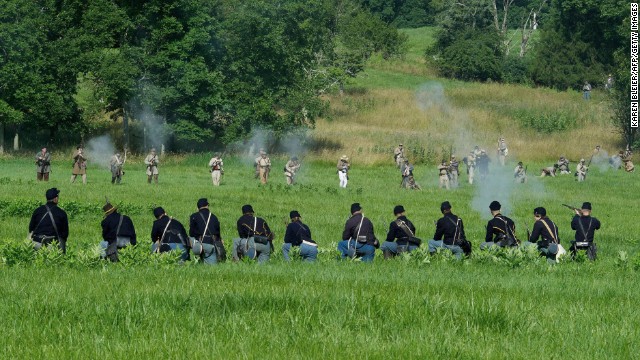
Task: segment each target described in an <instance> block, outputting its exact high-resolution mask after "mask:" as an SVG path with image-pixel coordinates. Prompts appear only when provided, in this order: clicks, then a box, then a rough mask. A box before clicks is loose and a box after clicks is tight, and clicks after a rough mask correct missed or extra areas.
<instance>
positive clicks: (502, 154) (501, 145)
mask: <svg viewBox="0 0 640 360" xmlns="http://www.w3.org/2000/svg"><path fill="white" fill-rule="evenodd" d="M508 154H509V149H508V148H507V142H506V141H505V140H504V138H503V137H501V138H500V139H498V161H500V165H502V166H504V161H505V159H506V157H507V155H508Z"/></svg>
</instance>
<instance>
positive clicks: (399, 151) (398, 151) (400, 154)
mask: <svg viewBox="0 0 640 360" xmlns="http://www.w3.org/2000/svg"><path fill="white" fill-rule="evenodd" d="M404 159H405V156H404V146H403V145H402V144H398V147H397V148H395V150H393V160H394V161H395V162H396V166H398V168H400V167H401V166H402V164H403V163H404Z"/></svg>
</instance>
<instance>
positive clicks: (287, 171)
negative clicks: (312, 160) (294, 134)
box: [284, 155, 300, 185]
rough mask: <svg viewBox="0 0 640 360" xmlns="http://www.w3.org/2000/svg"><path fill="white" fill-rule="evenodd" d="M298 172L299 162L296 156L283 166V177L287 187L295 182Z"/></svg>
mask: <svg viewBox="0 0 640 360" xmlns="http://www.w3.org/2000/svg"><path fill="white" fill-rule="evenodd" d="M298 170H300V161H298V157H297V156H295V155H294V156H292V157H291V159H289V161H287V163H286V164H285V166H284V176H285V178H286V180H287V185H293V184H294V183H295V180H296V173H297V172H298Z"/></svg>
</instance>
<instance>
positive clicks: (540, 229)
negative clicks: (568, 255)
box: [525, 207, 560, 263]
mask: <svg viewBox="0 0 640 360" xmlns="http://www.w3.org/2000/svg"><path fill="white" fill-rule="evenodd" d="M533 217H534V219H535V222H534V224H533V231H532V232H531V236H530V237H529V241H528V243H525V245H531V244H537V246H538V250H539V251H540V254H541V255H545V256H546V257H547V261H548V262H550V263H555V261H556V255H557V254H558V251H559V247H558V246H559V244H560V239H559V238H558V226H556V224H555V223H554V222H553V221H551V219H549V218H548V217H547V210H546V209H545V208H543V207H537V208H535V209H533Z"/></svg>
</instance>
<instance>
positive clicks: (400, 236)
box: [380, 205, 420, 259]
mask: <svg viewBox="0 0 640 360" xmlns="http://www.w3.org/2000/svg"><path fill="white" fill-rule="evenodd" d="M393 215H395V216H396V219H395V220H394V221H392V222H391V223H390V224H389V232H388V233H387V239H386V241H385V242H383V243H382V246H380V250H382V254H383V255H384V258H385V259H390V258H392V257H394V256H396V255H398V254H399V253H401V252H405V251H407V252H411V251H413V250H415V249H417V248H418V247H420V239H419V238H417V237H416V227H415V226H413V223H412V222H411V221H410V220H409V219H407V216H406V215H405V210H404V207H403V206H402V205H397V206H396V207H394V208H393Z"/></svg>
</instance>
